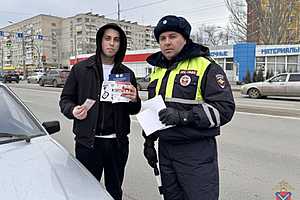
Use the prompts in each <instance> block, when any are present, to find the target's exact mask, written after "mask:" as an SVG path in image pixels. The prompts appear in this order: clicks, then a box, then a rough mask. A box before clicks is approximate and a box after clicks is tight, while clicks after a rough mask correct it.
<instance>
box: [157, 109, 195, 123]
mask: <svg viewBox="0 0 300 200" xmlns="http://www.w3.org/2000/svg"><path fill="white" fill-rule="evenodd" d="M158 115H159V120H160V121H161V122H162V123H163V124H166V125H187V124H189V123H190V122H192V121H193V112H192V111H179V110H177V109H175V108H170V107H169V108H164V109H162V110H161V111H159V113H158Z"/></svg>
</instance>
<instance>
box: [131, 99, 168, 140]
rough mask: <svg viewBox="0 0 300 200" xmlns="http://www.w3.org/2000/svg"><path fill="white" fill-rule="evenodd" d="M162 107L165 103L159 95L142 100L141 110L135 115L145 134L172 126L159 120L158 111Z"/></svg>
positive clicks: (164, 106)
mask: <svg viewBox="0 0 300 200" xmlns="http://www.w3.org/2000/svg"><path fill="white" fill-rule="evenodd" d="M164 108H166V105H165V102H164V101H163V99H162V97H161V95H159V96H156V97H154V98H152V99H149V100H147V101H144V102H142V110H141V112H139V113H138V114H137V115H136V117H137V120H138V122H139V123H140V125H141V127H142V129H143V130H144V132H145V134H146V135H147V136H148V135H150V134H152V133H154V132H155V131H158V130H162V129H165V128H169V127H172V126H166V125H164V124H162V123H161V121H160V120H159V116H158V113H159V111H160V110H162V109H164Z"/></svg>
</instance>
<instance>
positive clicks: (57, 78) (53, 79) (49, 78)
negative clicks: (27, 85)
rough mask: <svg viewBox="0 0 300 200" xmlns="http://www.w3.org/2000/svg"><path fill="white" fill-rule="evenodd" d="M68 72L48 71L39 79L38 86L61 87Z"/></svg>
mask: <svg viewBox="0 0 300 200" xmlns="http://www.w3.org/2000/svg"><path fill="white" fill-rule="evenodd" d="M69 73H70V70H67V69H50V70H49V71H47V72H46V74H44V75H43V76H42V77H41V80H40V82H39V85H40V86H44V85H52V86H54V87H58V86H63V85H64V84H65V82H66V80H67V78H68V76H69Z"/></svg>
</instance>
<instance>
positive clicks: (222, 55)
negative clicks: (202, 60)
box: [210, 51, 228, 57]
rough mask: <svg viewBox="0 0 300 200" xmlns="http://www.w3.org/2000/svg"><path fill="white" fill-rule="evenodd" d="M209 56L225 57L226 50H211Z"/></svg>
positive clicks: (226, 54)
mask: <svg viewBox="0 0 300 200" xmlns="http://www.w3.org/2000/svg"><path fill="white" fill-rule="evenodd" d="M210 56H211V57H226V56H228V51H212V52H210Z"/></svg>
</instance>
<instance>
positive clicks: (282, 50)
mask: <svg viewBox="0 0 300 200" xmlns="http://www.w3.org/2000/svg"><path fill="white" fill-rule="evenodd" d="M299 52H300V47H282V48H269V49H262V50H261V54H273V55H274V54H283V53H285V54H286V53H299Z"/></svg>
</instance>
